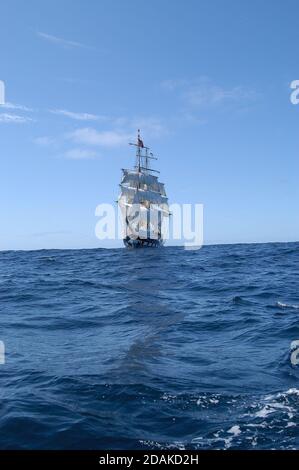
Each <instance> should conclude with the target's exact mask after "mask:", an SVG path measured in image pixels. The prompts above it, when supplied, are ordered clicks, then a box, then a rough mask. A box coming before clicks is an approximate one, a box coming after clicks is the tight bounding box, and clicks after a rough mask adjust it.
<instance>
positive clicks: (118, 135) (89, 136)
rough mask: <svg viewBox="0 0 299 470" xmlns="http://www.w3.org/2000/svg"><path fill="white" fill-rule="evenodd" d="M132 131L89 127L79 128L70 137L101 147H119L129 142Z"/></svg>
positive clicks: (73, 139) (75, 140)
mask: <svg viewBox="0 0 299 470" xmlns="http://www.w3.org/2000/svg"><path fill="white" fill-rule="evenodd" d="M131 137H132V134H131V133H127V132H122V131H97V130H96V129H92V128H89V127H85V128H82V129H77V130H76V131H74V132H72V133H70V134H69V135H68V138H69V139H70V140H72V141H73V142H76V143H79V144H84V145H92V146H99V147H118V146H121V145H124V144H127V143H128V141H129V140H130V138H131Z"/></svg>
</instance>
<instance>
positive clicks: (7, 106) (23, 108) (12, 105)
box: [1, 102, 33, 112]
mask: <svg viewBox="0 0 299 470" xmlns="http://www.w3.org/2000/svg"><path fill="white" fill-rule="evenodd" d="M1 108H4V109H12V110H15V111H24V112H33V109H31V108H28V107H27V106H23V105H22V104H15V103H8V102H6V103H4V104H2V105H1Z"/></svg>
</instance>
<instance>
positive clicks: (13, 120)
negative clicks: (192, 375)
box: [0, 113, 33, 124]
mask: <svg viewBox="0 0 299 470" xmlns="http://www.w3.org/2000/svg"><path fill="white" fill-rule="evenodd" d="M32 121H33V119H31V118H29V117H25V116H19V115H17V114H8V113H1V114H0V123H6V124H26V123H28V122H32Z"/></svg>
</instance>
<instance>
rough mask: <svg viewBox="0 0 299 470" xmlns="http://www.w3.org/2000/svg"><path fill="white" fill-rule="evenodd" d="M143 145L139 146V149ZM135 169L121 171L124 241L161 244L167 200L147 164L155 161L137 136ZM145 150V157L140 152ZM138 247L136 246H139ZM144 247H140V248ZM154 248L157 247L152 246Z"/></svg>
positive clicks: (119, 201) (120, 204) (167, 215)
mask: <svg viewBox="0 0 299 470" xmlns="http://www.w3.org/2000/svg"><path fill="white" fill-rule="evenodd" d="M141 144H142V145H141ZM132 145H135V146H136V147H137V153H136V166H135V169H132V170H131V169H123V170H122V171H123V175H122V180H121V184H120V195H119V198H118V203H119V206H120V209H121V213H122V218H123V222H124V224H125V228H126V237H125V238H126V240H135V241H136V240H144V241H145V242H147V243H149V244H150V246H153V241H154V240H157V243H158V244H161V242H163V234H162V230H161V227H162V225H163V219H165V218H167V217H169V215H170V213H169V207H168V198H167V195H166V191H165V187H164V183H161V182H160V181H159V179H158V176H157V175H154V174H152V173H153V172H154V170H152V169H151V168H150V167H149V160H150V159H152V158H155V157H153V156H152V154H149V153H148V150H149V149H148V148H147V147H144V146H143V142H142V141H141V139H140V135H139V134H138V141H137V144H132ZM143 148H145V152H146V153H145V154H143V153H142V152H141V149H143ZM138 243H139V242H138ZM142 246H143V245H142ZM155 246H157V244H156V245H155Z"/></svg>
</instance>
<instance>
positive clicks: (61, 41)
mask: <svg viewBox="0 0 299 470" xmlns="http://www.w3.org/2000/svg"><path fill="white" fill-rule="evenodd" d="M36 34H37V35H38V36H39V37H40V38H41V39H44V40H45V41H48V42H50V43H52V44H56V45H58V46H62V47H68V48H82V47H83V48H86V47H88V46H85V45H84V44H82V43H81V42H76V41H69V40H67V39H64V38H61V37H58V36H53V35H52V34H47V33H43V32H42V31H37V33H36Z"/></svg>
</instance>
